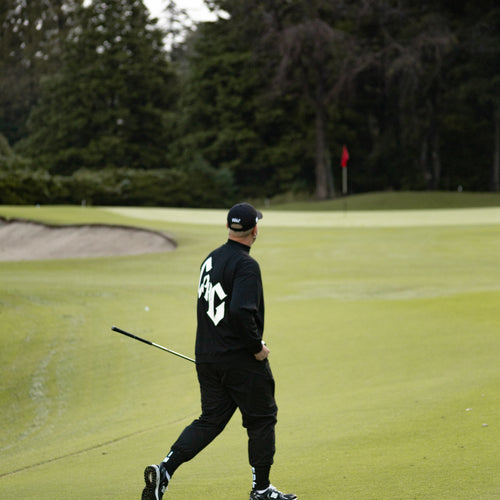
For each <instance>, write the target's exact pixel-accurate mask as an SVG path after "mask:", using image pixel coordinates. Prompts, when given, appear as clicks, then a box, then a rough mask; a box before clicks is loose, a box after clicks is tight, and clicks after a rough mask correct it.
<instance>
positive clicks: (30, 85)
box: [0, 0, 83, 144]
mask: <svg viewBox="0 0 500 500" xmlns="http://www.w3.org/2000/svg"><path fill="white" fill-rule="evenodd" d="M82 3H83V0H29V1H23V0H2V2H1V3H0V133H3V134H4V135H5V136H6V137H7V139H8V140H9V142H10V144H14V143H16V142H17V141H18V140H20V139H21V138H22V137H25V136H26V134H27V130H26V121H27V119H28V115H29V113H30V110H31V107H32V106H33V105H34V103H35V102H36V100H37V99H38V97H39V91H40V88H39V82H40V78H41V77H42V76H43V75H47V74H50V73H53V72H54V71H57V70H58V68H59V66H60V62H61V61H60V56H61V45H62V41H63V39H64V38H65V36H66V34H67V32H68V30H69V28H70V27H71V26H72V25H73V23H74V20H75V19H74V14H75V10H76V9H77V8H78V7H79V6H80V5H81V4H82Z"/></svg>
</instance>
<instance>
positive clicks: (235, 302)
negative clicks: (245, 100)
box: [142, 203, 297, 500]
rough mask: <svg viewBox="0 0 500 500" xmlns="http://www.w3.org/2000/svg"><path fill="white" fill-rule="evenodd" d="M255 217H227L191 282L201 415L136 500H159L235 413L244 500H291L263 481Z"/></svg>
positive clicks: (266, 448) (267, 457) (148, 475)
mask: <svg viewBox="0 0 500 500" xmlns="http://www.w3.org/2000/svg"><path fill="white" fill-rule="evenodd" d="M259 219H262V214H261V213H260V212H259V211H257V210H256V209H255V208H254V207H253V206H252V205H250V204H248V203H239V204H237V205H235V206H233V207H232V208H231V209H230V210H229V212H228V214H227V228H228V230H229V236H228V241H227V242H226V243H225V244H224V245H222V246H221V247H219V248H217V249H216V250H214V251H213V252H212V253H210V255H209V256H208V257H207V258H206V259H205V261H204V262H203V264H202V265H201V271H200V280H199V283H198V304H197V319H198V326H197V330H196V349H195V350H196V370H197V374H198V381H199V384H200V393H201V410H202V413H201V416H200V417H199V418H198V419H197V420H195V421H194V422H192V423H191V424H190V425H189V426H188V427H186V428H185V429H184V431H183V432H182V433H181V435H180V436H179V438H178V439H177V441H176V442H175V443H174V444H173V445H172V447H171V449H170V452H169V453H168V455H167V456H166V457H165V459H164V460H163V462H161V463H160V464H159V465H150V466H148V467H146V469H145V471H144V480H145V482H146V486H145V487H144V490H143V492H142V500H160V499H161V498H162V497H163V494H164V492H165V491H166V489H167V486H168V483H169V481H170V479H171V478H172V475H173V474H174V472H175V471H176V469H177V468H178V467H179V466H180V465H181V464H182V463H184V462H187V461H188V460H191V459H192V458H193V457H194V456H195V455H196V454H197V453H199V452H200V451H201V450H202V449H203V448H205V447H206V446H207V445H208V444H209V443H210V442H211V441H212V440H213V439H215V437H216V436H218V435H219V434H220V433H221V432H222V430H223V429H224V427H225V426H226V424H227V423H228V422H229V420H230V419H231V417H232V415H233V414H234V412H235V411H236V408H238V409H239V410H240V412H241V414H242V417H243V426H244V427H245V428H246V429H247V434H248V458H249V462H250V465H251V467H252V472H253V486H252V491H251V493H250V500H267V499H275V500H295V499H296V498H297V497H296V496H295V495H293V494H283V493H281V492H280V491H278V490H277V489H276V488H275V487H274V486H272V485H271V483H270V481H269V473H270V470H271V465H272V463H273V457H274V452H275V433H274V428H275V425H276V417H277V412H278V408H277V406H276V403H275V400H274V379H273V375H272V373H271V369H270V367H269V362H268V360H267V357H268V355H269V349H268V348H267V347H266V345H265V343H264V342H263V340H262V335H263V330H264V296H263V290H262V280H261V274H260V268H259V265H258V263H257V262H256V261H255V260H254V259H253V258H252V257H250V247H251V246H252V244H253V243H254V242H255V240H256V238H257V234H258V229H257V222H258V221H259Z"/></svg>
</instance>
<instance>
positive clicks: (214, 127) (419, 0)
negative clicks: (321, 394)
mask: <svg viewBox="0 0 500 500" xmlns="http://www.w3.org/2000/svg"><path fill="white" fill-rule="evenodd" d="M206 3H207V5H208V6H209V7H210V8H211V9H212V10H214V11H215V12H219V13H221V15H220V16H219V17H218V18H217V20H215V21H212V22H204V23H198V24H195V25H193V24H192V23H189V22H188V20H187V17H186V13H185V12H184V11H183V10H182V9H179V8H178V7H177V5H176V4H175V2H174V1H172V0H165V9H166V15H167V19H168V23H167V25H166V26H163V25H162V27H160V25H159V24H158V23H157V20H155V19H153V18H152V17H151V15H150V13H149V12H148V10H147V8H146V7H145V5H144V3H143V1H142V0H93V1H92V2H90V3H85V4H84V2H83V0H30V1H29V2H27V1H25V0H4V1H3V2H2V4H1V6H0V26H1V32H0V202H1V203H32V202H35V203H48V202H52V203H63V202H80V200H84V199H85V200H87V202H89V203H95V204H151V205H153V204H155V205H181V206H222V205H226V204H228V203H231V202H232V201H234V200H236V199H238V198H241V197H249V198H270V197H273V196H276V195H279V194H282V193H287V192H300V193H310V194H311V195H313V196H314V197H315V198H316V199H326V198H331V197H334V196H336V195H338V194H339V193H340V188H341V186H340V183H341V181H340V179H341V168H340V155H341V152H342V148H343V146H344V145H346V146H347V148H348V150H349V156H350V159H349V164H348V169H349V192H351V193H356V192H364V191H373V190H387V189H393V190H402V189H405V190H408V189H411V190H423V189H435V190H437V189H441V190H455V189H467V190H476V191H487V190H491V191H499V190H500V72H499V71H498V68H499V67H500V64H499V63H500V57H499V54H500V36H499V34H500V29H499V28H500V7H499V6H498V3H497V2H496V1H494V0H475V1H474V2H472V1H470V0H453V1H452V0H434V1H433V2H428V1H423V0H359V1H356V2H351V1H347V0H207V2H206Z"/></svg>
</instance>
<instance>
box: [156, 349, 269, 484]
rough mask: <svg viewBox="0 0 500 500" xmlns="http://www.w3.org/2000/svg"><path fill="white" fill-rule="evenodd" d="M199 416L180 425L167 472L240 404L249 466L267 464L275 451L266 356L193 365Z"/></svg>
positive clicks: (198, 447)
mask: <svg viewBox="0 0 500 500" xmlns="http://www.w3.org/2000/svg"><path fill="white" fill-rule="evenodd" d="M196 370H197V373H198V381H199V383H200V392H201V409H202V413H201V416H200V417H199V418H198V419H197V420H194V421H193V422H192V423H191V424H190V425H189V426H188V427H186V428H185V429H184V431H183V432H182V433H181V435H180V436H179V438H178V439H177V441H176V442H175V443H174V445H173V446H172V448H171V452H170V453H169V456H168V461H167V463H166V465H167V470H168V472H169V473H170V475H172V474H173V473H174V471H175V469H176V468H177V467H178V466H179V465H181V463H183V462H187V461H188V460H191V459H192V458H193V457H194V456H195V455H196V454H197V453H199V452H200V451H201V450H202V449H203V448H205V447H206V446H207V445H208V444H209V443H210V442H212V441H213V440H214V439H215V438H216V437H217V436H218V435H219V434H220V433H221V432H222V430H223V429H224V427H225V426H226V424H227V423H228V422H229V420H230V419H231V417H232V416H233V414H234V412H235V411H236V408H239V410H240V412H241V415H242V418H243V426H244V427H245V428H246V429H247V434H248V458H249V462H250V465H251V466H252V467H254V468H256V469H257V468H263V467H264V468H270V467H271V465H272V463H273V457H274V453H275V433H274V428H275V425H276V417H277V413H278V408H277V406H276V402H275V400H274V379H273V375H272V372H271V368H270V366H269V362H268V361H267V360H266V361H257V360H255V359H254V358H253V357H250V356H245V357H244V358H242V359H238V360H232V361H222V362H217V363H199V364H197V365H196Z"/></svg>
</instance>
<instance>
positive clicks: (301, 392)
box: [0, 193, 500, 500]
mask: <svg viewBox="0 0 500 500" xmlns="http://www.w3.org/2000/svg"><path fill="white" fill-rule="evenodd" d="M462 194H463V193H462ZM473 212H474V213H475V214H476V215H475V216H474V217H475V219H474V221H473V222H470V221H471V220H472V219H466V220H468V221H469V222H468V223H467V224H465V225H464V224H463V223H461V221H463V217H464V213H465V212H463V211H457V212H456V214H457V215H456V217H457V219H458V220H455V221H453V220H451V219H450V220H449V221H448V222H446V224H445V225H433V224H429V222H428V219H427V218H426V215H425V214H423V215H422V218H421V223H420V224H412V225H409V226H404V225H402V224H401V223H400V222H398V224H390V223H389V222H390V220H391V213H388V212H385V213H384V216H383V217H384V218H385V219H386V220H387V221H388V222H387V223H386V224H379V225H373V226H368V227H366V226H365V227H363V225H362V224H357V223H356V224H355V223H353V225H351V226H345V227H344V226H340V227H339V226H338V225H335V224H334V223H333V222H332V223H331V224H330V225H327V226H325V225H319V226H316V227H315V226H314V224H313V223H312V222H311V219H310V218H309V216H307V215H305V214H300V213H294V214H290V217H293V218H294V221H295V224H294V225H292V226H290V227H288V226H285V227H283V224H282V221H283V220H285V219H286V218H285V219H283V217H284V216H283V214H280V213H278V214H277V215H276V217H277V219H273V216H272V214H271V212H268V213H264V220H263V221H262V224H261V231H260V236H259V240H258V242H257V243H256V245H255V247H254V248H253V249H252V254H253V255H254V256H255V257H256V258H257V259H258V260H259V262H260V263H261V267H262V271H263V277H264V282H265V292H266V306H267V310H266V314H267V326H266V338H267V341H268V344H269V346H270V348H271V351H272V361H271V363H272V367H273V371H274V374H275V377H276V380H277V398H278V404H279V408H280V414H279V425H278V428H277V431H278V452H277V456H276V463H275V466H274V468H273V473H272V480H273V482H274V483H275V484H276V485H277V486H279V487H280V488H283V489H289V490H293V491H295V492H296V493H297V494H298V495H299V498H300V499H301V500H304V499H315V500H318V499H325V500H327V499H332V498H335V499H337V498H338V499H356V500H359V499H370V500H371V499H373V500H376V499H414V498H417V499H426V500H427V499H450V500H451V499H464V500H465V499H471V498H481V499H488V498H497V497H498V495H500V476H499V474H498V470H499V466H500V458H498V454H497V450H496V446H495V443H498V442H499V438H500V432H499V427H498V421H499V417H500V396H499V393H498V385H499V383H500V375H499V371H498V354H497V353H498V352H499V348H500V336H499V333H500V313H499V308H498V304H499V303H500V266H499V265H498V255H500V224H498V223H495V222H494V220H493V221H491V219H490V218H489V216H488V217H486V216H485V217H486V219H487V221H486V223H482V221H481V216H479V217H478V216H477V213H478V212H477V211H475V210H474V211H473ZM484 213H489V212H484ZM206 214H207V218H208V219H210V221H211V224H209V225H203V224H194V223H193V221H199V220H200V219H199V215H200V214H199V213H196V214H195V215H196V217H194V218H192V219H189V217H188V218H187V219H186V212H184V211H180V212H179V217H178V219H176V217H175V210H174V209H158V210H155V209H144V210H142V209H135V210H134V211H131V210H128V211H121V212H120V213H116V212H112V211H110V210H103V209H88V208H87V209H85V210H83V209H81V208H79V207H63V208H59V207H42V209H36V208H33V207H0V215H6V216H22V217H26V218H35V217H40V218H42V219H45V220H48V221H50V222H60V223H64V222H91V221H92V220H95V221H96V222H107V223H109V222H113V221H116V222H118V223H120V224H123V223H129V224H138V225H144V226H148V227H154V228H160V229H164V230H167V231H169V232H171V233H172V234H173V235H174V236H175V237H176V238H177V240H178V241H179V243H180V245H179V248H178V250H177V251H176V252H173V253H169V254H158V255H147V256H139V257H120V258H99V259H75V260H64V261H43V262H41V261H40V262H21V263H20V262H17V263H0V282H1V292H0V322H1V330H0V339H1V345H2V348H1V350H0V380H2V384H1V386H0V387H1V388H0V405H1V408H2V426H1V429H2V430H1V433H0V498H5V499H19V498H37V499H43V500H45V499H46V500H49V499H50V500H54V499H63V498H72V499H80V498H81V499H89V498H96V499H105V498H110V499H116V498H124V499H134V498H139V495H140V491H141V489H142V470H143V467H144V466H145V465H147V464H149V463H152V462H157V461H159V460H160V459H161V458H163V456H164V454H166V452H167V451H168V447H169V445H170V444H171V442H172V441H173V440H174V439H175V438H176V437H177V435H178V433H179V432H180V431H181V430H182V428H183V427H184V426H185V425H186V424H188V423H189V422H190V421H191V420H192V419H193V418H195V417H196V416H197V415H198V412H199V401H198V400H199V396H198V389H197V382H196V377H195V373H194V370H193V366H192V364H190V363H187V362H185V361H183V360H181V359H178V358H175V357H172V356H170V355H168V354H166V353H163V352H161V351H159V350H156V349H153V348H150V347H148V346H145V345H143V344H140V343H138V342H135V341H133V340H131V339H127V338H125V337H122V336H120V335H118V334H116V333H113V332H111V330H110V328H111V326H112V325H113V324H116V325H117V326H121V327H123V328H125V329H128V330H131V331H132V332H135V333H137V334H139V335H142V336H144V337H146V338H150V339H151V340H155V341H157V342H158V343H160V344H162V345H165V346H168V347H171V348H173V349H175V350H177V351H180V352H183V353H185V354H187V355H192V354H193V347H194V328H195V323H194V321H195V318H194V307H195V299H196V292H195V288H196V283H197V279H198V266H199V264H200V262H201V261H202V259H203V258H204V257H205V255H206V253H207V252H208V251H209V250H211V249H212V248H213V247H214V246H215V245H218V244H219V243H221V242H222V241H223V240H224V239H225V230H224V215H225V213H224V211H209V212H206ZM132 215H133V216H134V217H132ZM266 216H267V217H266ZM392 216H393V217H395V218H396V219H397V220H398V221H400V220H401V212H398V211H395V212H394V213H393V215H392ZM139 217H140V218H139ZM324 217H326V215H324ZM332 217H335V214H332ZM412 217H417V216H416V215H412ZM353 218H355V216H354V214H353ZM219 220H220V223H219ZM215 224H217V225H215ZM266 224H267V225H266ZM441 224H444V223H443V222H441ZM146 306H148V308H149V310H148V311H146V310H145V307H146ZM245 441H246V438H245V433H244V430H243V429H242V428H241V425H240V418H239V416H237V415H235V417H234V418H233V420H232V422H231V423H230V425H229V426H228V428H227V429H226V431H225V432H224V433H223V434H222V435H221V436H220V437H219V438H218V439H217V440H216V441H215V442H214V443H212V445H210V447H209V448H207V449H206V450H205V451H204V452H203V453H202V454H200V455H199V456H198V457H196V458H195V459H194V460H193V461H192V462H190V463H187V464H185V465H184V466H183V467H182V468H181V469H179V471H178V472H177V474H176V476H175V478H174V480H173V481H172V483H171V486H170V488H169V492H168V494H167V495H166V497H165V498H171V499H188V498H189V499H191V500H193V499H194V500H207V499H208V500H211V499H214V498H217V499H221V500H223V499H228V500H229V499H233V498H234V497H235V491H237V492H238V494H237V495H238V497H241V498H246V497H247V492H248V490H249V486H250V480H251V477H250V472H249V470H248V465H247V457H246V443H245Z"/></svg>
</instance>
